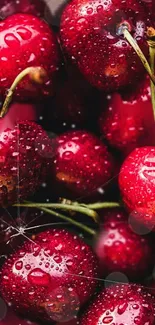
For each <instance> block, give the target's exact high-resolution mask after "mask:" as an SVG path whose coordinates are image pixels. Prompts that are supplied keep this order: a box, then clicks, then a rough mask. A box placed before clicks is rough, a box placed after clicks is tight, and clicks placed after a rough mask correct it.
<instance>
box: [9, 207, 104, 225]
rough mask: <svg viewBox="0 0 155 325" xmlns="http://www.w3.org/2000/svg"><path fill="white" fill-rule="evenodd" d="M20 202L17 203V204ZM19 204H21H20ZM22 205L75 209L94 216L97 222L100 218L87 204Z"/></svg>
mask: <svg viewBox="0 0 155 325" xmlns="http://www.w3.org/2000/svg"><path fill="white" fill-rule="evenodd" d="M17 205H18V204H15V206H17ZM18 206H19V205H18ZM20 206H21V207H29V208H52V209H60V210H68V211H75V212H78V213H83V214H86V215H87V216H88V217H91V218H93V220H94V221H95V222H97V220H98V214H97V213H96V212H95V211H93V210H92V209H90V208H89V207H87V206H81V205H79V204H62V203H31V202H27V203H21V204H20Z"/></svg>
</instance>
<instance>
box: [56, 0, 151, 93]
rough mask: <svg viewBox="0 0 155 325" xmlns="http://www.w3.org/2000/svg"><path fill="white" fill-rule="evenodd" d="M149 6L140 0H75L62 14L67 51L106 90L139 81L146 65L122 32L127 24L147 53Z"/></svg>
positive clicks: (93, 82) (93, 83) (65, 49)
mask: <svg viewBox="0 0 155 325" xmlns="http://www.w3.org/2000/svg"><path fill="white" fill-rule="evenodd" d="M146 20H147V18H146V10H145V8H144V5H143V4H142V2H141V1H137V0H131V1H130V2H129V1H122V0H108V1H104V0H97V1H94V0H93V1H90V0H72V1H70V2H69V3H68V5H67V6H66V8H65V10H64V12H63V14H62V18H61V26H60V28H61V30H60V36H61V42H62V47H63V49H64V52H66V53H67V56H69V57H70V58H72V60H73V61H74V62H75V63H76V64H77V65H78V67H79V69H80V71H81V72H82V73H83V74H84V76H85V77H86V79H87V80H88V81H89V82H90V83H91V84H92V85H93V86H95V87H97V88H99V89H103V90H105V91H116V89H118V88H120V87H122V86H125V85H129V84H133V82H135V83H137V80H138V79H139V77H141V75H142V74H143V73H144V68H143V66H142V64H141V62H140V60H139V58H138V56H137V54H136V53H135V52H134V50H133V49H132V48H131V46H130V45H129V43H128V42H127V41H126V40H125V39H124V37H123V36H122V34H121V32H120V30H121V29H120V25H122V24H123V23H124V24H126V25H127V26H128V28H129V29H130V31H131V33H132V36H133V37H134V39H135V40H136V41H137V42H138V44H139V46H140V47H141V49H142V51H143V52H144V53H145V55H147V53H148V49H147V44H146V41H145V36H144V35H145V29H146V25H145V23H146Z"/></svg>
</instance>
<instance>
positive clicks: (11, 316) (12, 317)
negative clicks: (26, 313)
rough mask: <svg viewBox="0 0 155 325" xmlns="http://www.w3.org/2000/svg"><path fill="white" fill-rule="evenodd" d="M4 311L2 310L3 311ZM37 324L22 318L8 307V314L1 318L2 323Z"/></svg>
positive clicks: (0, 323)
mask: <svg viewBox="0 0 155 325" xmlns="http://www.w3.org/2000/svg"><path fill="white" fill-rule="evenodd" d="M1 312H2V311H1ZM10 324H12V325H30V324H31V325H37V324H36V323H34V322H30V321H29V320H26V319H22V318H21V317H19V316H18V315H16V314H15V313H13V311H12V310H11V309H10V308H9V309H8V307H7V311H6V316H5V317H4V318H3V319H0V325H10Z"/></svg>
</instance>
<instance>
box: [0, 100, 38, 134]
mask: <svg viewBox="0 0 155 325" xmlns="http://www.w3.org/2000/svg"><path fill="white" fill-rule="evenodd" d="M39 112H40V107H36V106H35V105H33V104H28V103H27V104H26V103H13V104H12V105H11V106H10V107H9V111H8V113H7V114H6V115H5V117H4V118H3V119H1V120H0V132H3V131H5V130H6V129H7V128H9V129H13V128H14V126H15V124H16V123H18V122H19V121H24V120H31V121H37V119H38V118H39Z"/></svg>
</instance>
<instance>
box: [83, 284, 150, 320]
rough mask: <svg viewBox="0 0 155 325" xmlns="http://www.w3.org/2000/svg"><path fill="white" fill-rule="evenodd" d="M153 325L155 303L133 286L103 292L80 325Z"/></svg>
mask: <svg viewBox="0 0 155 325" xmlns="http://www.w3.org/2000/svg"><path fill="white" fill-rule="evenodd" d="M146 323H147V324H148V325H153V324H154V302H153V299H152V297H151V295H150V294H149V293H147V292H146V290H145V289H144V288H142V287H140V286H137V285H132V284H124V285H121V284H120V285H115V286H111V287H110V288H108V289H106V290H103V291H102V292H101V293H100V294H99V295H98V296H97V297H96V298H95V300H94V302H93V303H92V304H91V305H90V306H89V307H88V309H87V310H86V312H85V313H84V315H83V317H82V319H81V322H80V325H88V324H89V325H100V324H103V325H106V324H115V325H116V324H122V325H125V324H127V325H133V324H139V325H144V324H146Z"/></svg>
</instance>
